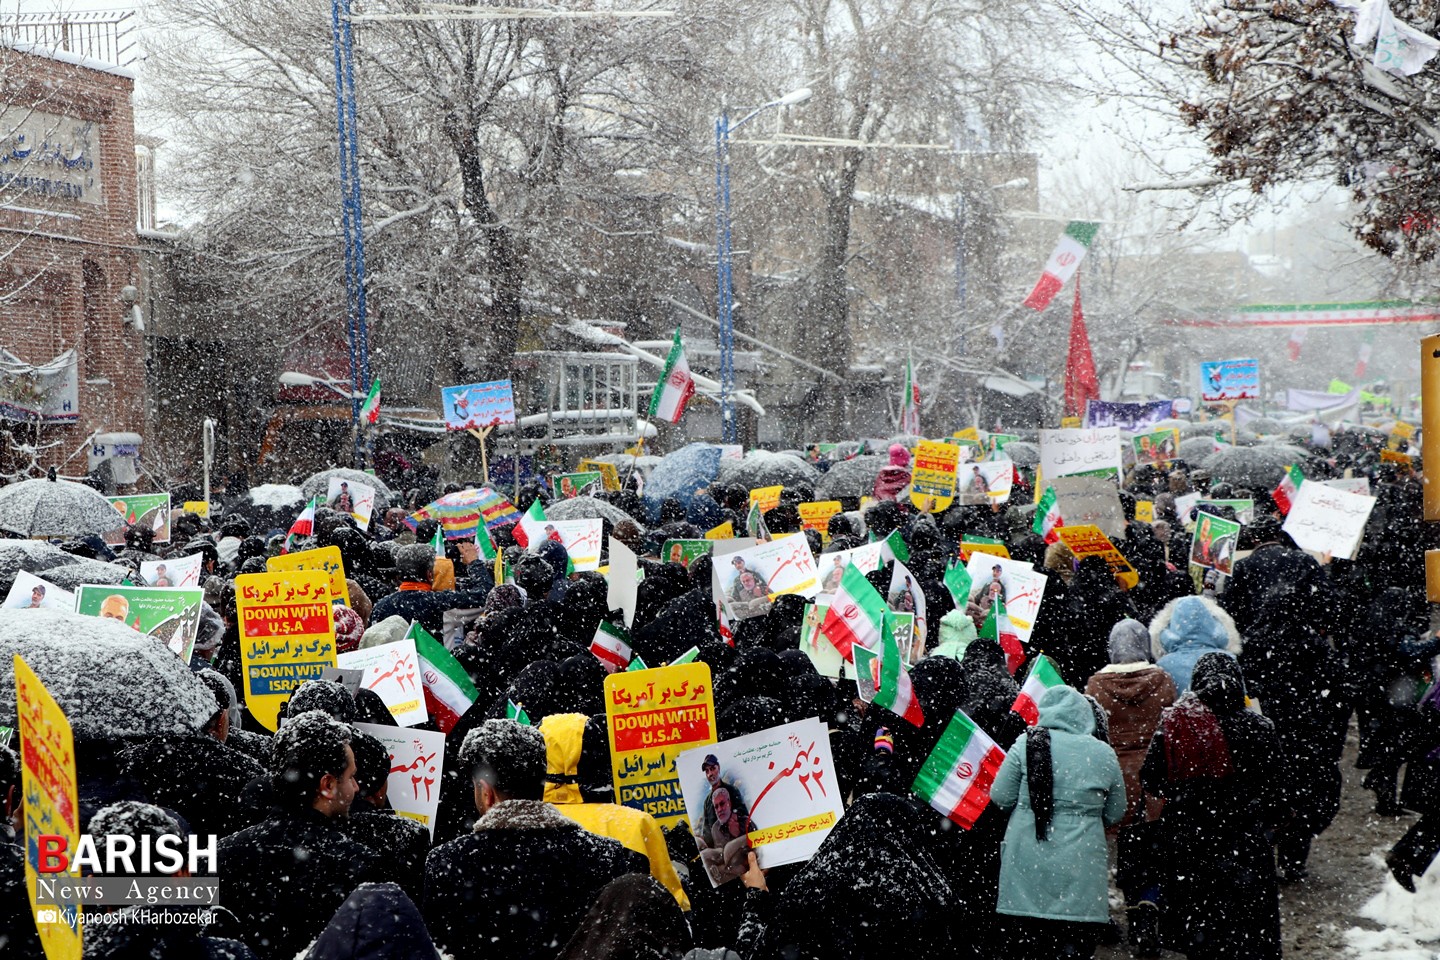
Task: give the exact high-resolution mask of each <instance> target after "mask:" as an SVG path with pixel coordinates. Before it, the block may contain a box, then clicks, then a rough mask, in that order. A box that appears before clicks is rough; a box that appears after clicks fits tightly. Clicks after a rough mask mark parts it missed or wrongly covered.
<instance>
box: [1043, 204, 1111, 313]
mask: <svg viewBox="0 0 1440 960" xmlns="http://www.w3.org/2000/svg"><path fill="white" fill-rule="evenodd" d="M1099 229H1100V224H1098V223H1090V222H1088V221H1085V220H1071V221H1070V222H1069V223H1068V224H1066V225H1065V232H1064V233H1062V234H1060V242H1059V243H1058V244H1056V245H1055V251H1054V252H1053V253H1051V254H1050V259H1049V260H1048V261H1047V262H1046V264H1045V272H1044V273H1042V274H1040V281H1039V282H1038V283H1036V284H1035V289H1034V290H1031V291H1030V296H1028V297H1026V298H1025V306H1027V307H1029V308H1030V309H1031V310H1044V309H1045V308H1046V307H1048V306H1050V301H1051V300H1054V299H1055V294H1057V293H1059V292H1060V291H1061V290H1062V289H1064V287H1065V284H1066V282H1067V281H1068V280H1069V279H1070V278H1071V277H1072V276H1074V275H1075V269H1076V268H1077V267H1079V266H1080V261H1081V260H1083V259H1084V258H1085V251H1086V250H1089V249H1090V244H1091V242H1092V241H1093V240H1094V239H1095V233H1096V232H1097V231H1098V230H1099Z"/></svg>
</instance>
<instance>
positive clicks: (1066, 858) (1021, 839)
mask: <svg viewBox="0 0 1440 960" xmlns="http://www.w3.org/2000/svg"><path fill="white" fill-rule="evenodd" d="M1039 708H1040V723H1039V725H1040V726H1041V727H1044V728H1046V729H1047V730H1049V731H1050V757H1051V769H1052V770H1053V771H1054V786H1053V789H1052V795H1053V796H1054V800H1055V804H1054V814H1053V816H1052V819H1051V822H1050V833H1049V836H1048V838H1047V839H1045V840H1038V839H1036V836H1035V812H1034V810H1033V809H1032V808H1031V806H1030V776H1029V770H1028V763H1027V759H1026V755H1025V753H1026V744H1027V742H1028V740H1029V737H1030V736H1031V733H1030V732H1028V731H1027V732H1026V733H1025V734H1024V735H1022V736H1021V737H1020V738H1019V739H1018V740H1016V741H1015V745H1014V746H1013V747H1012V748H1011V749H1010V752H1009V753H1007V754H1006V755H1005V762H1004V763H1002V764H1001V765H1000V771H999V772H998V773H997V774H996V775H995V782H994V784H993V785H992V786H991V788H990V800H991V802H993V803H994V804H996V805H997V806H998V807H1000V809H1002V810H1010V811H1011V814H1010V824H1009V826H1008V827H1007V828H1006V830H1005V842H1004V844H1003V845H1002V847H1001V850H1000V899H999V901H998V903H997V905H996V908H995V909H996V912H998V913H1001V914H1006V915H1009V916H1019V917H1035V918H1039V919H1044V920H1067V921H1072V922H1079V923H1104V922H1106V921H1107V920H1109V919H1110V906H1109V901H1108V900H1107V891H1108V889H1109V883H1108V873H1107V870H1108V867H1107V853H1106V848H1105V828H1106V827H1107V826H1110V825H1111V824H1115V823H1119V822H1120V819H1121V818H1122V817H1123V816H1124V815H1125V778H1124V775H1123V774H1122V773H1121V772H1120V764H1119V762H1118V761H1117V760H1116V759H1115V751H1113V750H1111V749H1110V747H1109V745H1108V744H1106V743H1104V742H1103V741H1100V740H1097V739H1095V736H1094V733H1095V714H1094V712H1093V711H1092V710H1091V709H1090V703H1089V701H1087V700H1086V699H1085V698H1084V697H1083V696H1081V695H1080V693H1079V692H1078V691H1076V690H1074V689H1073V688H1071V687H1064V686H1061V687H1052V688H1050V689H1049V690H1046V691H1045V693H1044V694H1043V695H1042V696H1041V697H1040V703H1039Z"/></svg>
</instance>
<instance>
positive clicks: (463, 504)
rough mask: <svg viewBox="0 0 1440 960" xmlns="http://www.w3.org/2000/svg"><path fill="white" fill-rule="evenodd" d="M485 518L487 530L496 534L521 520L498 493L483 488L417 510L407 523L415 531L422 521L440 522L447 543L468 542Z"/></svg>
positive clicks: (455, 495)
mask: <svg viewBox="0 0 1440 960" xmlns="http://www.w3.org/2000/svg"><path fill="white" fill-rule="evenodd" d="M482 517H483V518H484V520H485V529H486V530H495V529H496V528H498V527H503V526H505V525H506V524H509V523H514V522H515V521H516V520H519V519H520V512H519V511H518V510H516V509H515V506H514V505H513V504H512V503H511V502H510V501H509V500H506V499H505V498H504V497H502V496H500V495H499V494H498V493H496V492H495V491H494V490H491V489H490V488H489V487H481V488H480V489H478V490H474V489H471V490H457V491H455V492H454V493H447V494H445V496H443V497H441V498H440V499H439V500H436V501H435V502H434V503H430V504H427V505H425V506H423V507H421V508H420V509H419V510H416V511H415V512H414V513H412V514H411V515H410V516H409V517H407V518H406V519H405V523H406V525H407V526H408V527H410V529H411V530H414V529H415V528H416V527H418V526H419V525H420V521H422V520H438V521H440V529H441V530H443V531H444V532H445V539H446V540H468V539H470V538H471V537H473V536H475V528H476V526H477V525H478V524H479V523H480V519H481V518H482Z"/></svg>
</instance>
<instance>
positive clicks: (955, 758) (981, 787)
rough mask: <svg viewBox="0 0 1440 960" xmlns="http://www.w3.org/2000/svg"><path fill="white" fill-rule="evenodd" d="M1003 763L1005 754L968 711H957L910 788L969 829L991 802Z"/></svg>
mask: <svg viewBox="0 0 1440 960" xmlns="http://www.w3.org/2000/svg"><path fill="white" fill-rule="evenodd" d="M1004 760H1005V751H1004V750H1001V749H1000V747H999V745H998V744H996V743H995V741H994V740H992V739H990V736H989V735H988V734H987V733H986V732H985V731H984V730H981V729H980V725H979V724H977V723H976V722H975V721H974V720H971V719H970V718H969V717H968V716H966V715H965V711H963V710H956V711H955V716H953V717H951V718H950V723H949V725H948V726H946V727H945V732H944V733H943V734H941V735H940V742H939V743H937V744H935V749H934V750H932V751H930V756H929V757H927V758H926V760H925V765H924V766H922V767H921V768H920V773H919V775H918V776H916V777H915V783H914V784H912V785H911V787H910V789H911V790H913V791H915V795H916V796H917V797H919V798H921V799H922V800H924V801H925V802H927V803H929V804H930V806H932V807H934V808H935V809H936V810H938V811H939V812H941V813H943V814H944V815H945V816H947V817H949V818H950V819H951V820H953V821H954V822H955V823H957V824H959V825H960V826H961V827H962V828H963V829H966V830H969V829H970V828H971V827H973V826H975V821H976V820H978V819H979V818H980V814H981V813H983V812H984V810H985V806H986V805H987V804H988V803H989V802H990V785H991V784H992V783H994V782H995V774H996V773H998V772H999V770H1000V764H1001V763H1002V762H1004Z"/></svg>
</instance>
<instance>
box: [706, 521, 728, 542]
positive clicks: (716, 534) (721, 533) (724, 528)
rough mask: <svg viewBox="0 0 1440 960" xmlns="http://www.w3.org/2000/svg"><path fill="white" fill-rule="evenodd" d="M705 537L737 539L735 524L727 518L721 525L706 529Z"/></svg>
mask: <svg viewBox="0 0 1440 960" xmlns="http://www.w3.org/2000/svg"><path fill="white" fill-rule="evenodd" d="M705 539H706V540H734V539H735V524H733V523H731V522H730V521H729V520H726V521H725V522H724V523H722V524H720V525H719V526H715V527H711V528H710V529H709V530H706V531H705Z"/></svg>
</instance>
